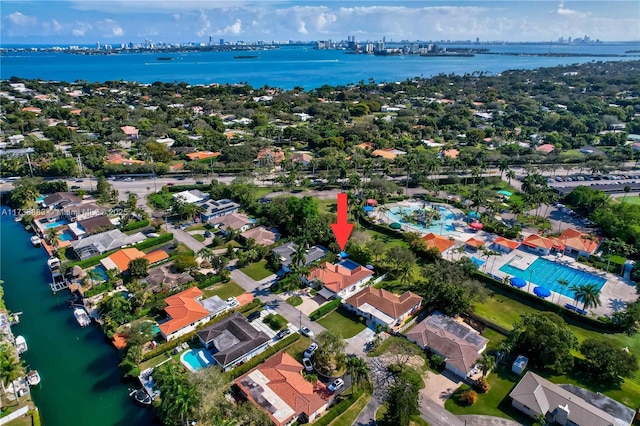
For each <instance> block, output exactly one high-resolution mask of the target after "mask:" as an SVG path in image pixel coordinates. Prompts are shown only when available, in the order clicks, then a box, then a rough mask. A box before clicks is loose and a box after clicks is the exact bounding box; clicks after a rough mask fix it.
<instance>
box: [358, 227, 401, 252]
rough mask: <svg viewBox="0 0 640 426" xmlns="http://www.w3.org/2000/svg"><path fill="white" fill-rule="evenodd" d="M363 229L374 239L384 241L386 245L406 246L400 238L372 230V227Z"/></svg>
mask: <svg viewBox="0 0 640 426" xmlns="http://www.w3.org/2000/svg"><path fill="white" fill-rule="evenodd" d="M363 231H364V232H366V233H367V234H369V235H371V237H372V238H373V239H374V240H380V241H382V242H383V243H385V244H386V245H387V248H388V247H398V246H399V247H407V243H405V242H404V241H402V239H401V238H393V237H391V236H389V235H386V234H383V233H381V232H378V231H374V230H373V229H364V228H363Z"/></svg>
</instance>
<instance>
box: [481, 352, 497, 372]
mask: <svg viewBox="0 0 640 426" xmlns="http://www.w3.org/2000/svg"><path fill="white" fill-rule="evenodd" d="M479 364H480V365H481V366H482V377H487V373H488V372H489V371H491V370H493V369H494V368H496V359H495V357H494V356H493V355H489V354H488V353H486V352H485V353H483V354H482V358H480V361H479Z"/></svg>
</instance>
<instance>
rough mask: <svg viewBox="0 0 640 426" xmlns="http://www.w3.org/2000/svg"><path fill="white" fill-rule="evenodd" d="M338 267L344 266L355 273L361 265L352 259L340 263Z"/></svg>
mask: <svg viewBox="0 0 640 426" xmlns="http://www.w3.org/2000/svg"><path fill="white" fill-rule="evenodd" d="M338 265H340V266H344V267H345V268H347V269H348V270H350V271H353V270H354V269H357V268H358V267H360V264H359V263H357V262H354V261H353V260H351V259H345V260H343V261H342V262H340V263H338Z"/></svg>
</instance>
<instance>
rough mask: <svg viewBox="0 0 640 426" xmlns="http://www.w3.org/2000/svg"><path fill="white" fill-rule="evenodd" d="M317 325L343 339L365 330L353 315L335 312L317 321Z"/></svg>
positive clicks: (363, 325) (362, 323) (364, 326)
mask: <svg viewBox="0 0 640 426" xmlns="http://www.w3.org/2000/svg"><path fill="white" fill-rule="evenodd" d="M318 324H320V325H321V326H323V327H324V328H326V329H327V330H331V331H333V332H334V333H336V334H337V335H339V336H341V337H342V338H343V339H349V338H351V337H353V336H355V335H356V334H358V333H360V332H361V331H362V330H364V329H365V328H367V326H366V325H365V324H364V322H360V321H359V320H358V318H357V317H356V316H355V315H350V314H349V313H346V312H343V311H340V310H337V311H332V312H329V313H328V314H327V315H325V316H323V317H322V318H320V319H319V320H318Z"/></svg>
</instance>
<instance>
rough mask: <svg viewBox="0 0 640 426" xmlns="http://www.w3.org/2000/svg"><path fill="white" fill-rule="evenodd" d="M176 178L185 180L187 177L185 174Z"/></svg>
mask: <svg viewBox="0 0 640 426" xmlns="http://www.w3.org/2000/svg"><path fill="white" fill-rule="evenodd" d="M176 179H178V180H185V179H186V177H184V176H178V177H177V178H176Z"/></svg>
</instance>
